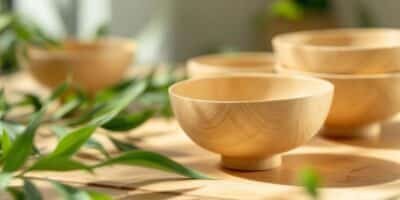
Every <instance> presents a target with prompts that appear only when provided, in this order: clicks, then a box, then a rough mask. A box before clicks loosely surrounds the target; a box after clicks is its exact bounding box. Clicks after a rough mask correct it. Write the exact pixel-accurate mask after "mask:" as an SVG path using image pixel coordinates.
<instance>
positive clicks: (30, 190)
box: [24, 179, 43, 200]
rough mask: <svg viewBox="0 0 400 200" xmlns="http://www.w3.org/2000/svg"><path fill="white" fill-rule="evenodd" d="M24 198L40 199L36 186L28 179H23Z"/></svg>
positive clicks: (30, 199)
mask: <svg viewBox="0 0 400 200" xmlns="http://www.w3.org/2000/svg"><path fill="white" fill-rule="evenodd" d="M24 193H25V197H26V199H25V200H42V199H43V198H42V195H41V194H40V191H39V190H38V189H37V187H36V186H35V185H34V184H33V183H32V182H31V181H29V180H27V179H25V180H24Z"/></svg>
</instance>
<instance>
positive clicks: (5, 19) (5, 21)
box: [0, 14, 13, 33]
mask: <svg viewBox="0 0 400 200" xmlns="http://www.w3.org/2000/svg"><path fill="white" fill-rule="evenodd" d="M12 20H13V16H12V15H9V14H2V15H0V33H1V32H3V31H4V30H5V29H6V28H7V27H8V26H9V25H10V24H11V22H12Z"/></svg>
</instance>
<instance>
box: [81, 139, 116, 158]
mask: <svg viewBox="0 0 400 200" xmlns="http://www.w3.org/2000/svg"><path fill="white" fill-rule="evenodd" d="M85 147H87V148H92V149H96V150H97V151H99V152H100V153H101V154H103V155H104V156H105V157H106V158H109V157H110V154H109V153H108V152H107V150H106V149H105V148H104V146H103V145H102V144H101V143H100V142H98V141H97V140H95V139H93V138H89V139H88V140H87V142H86V144H85Z"/></svg>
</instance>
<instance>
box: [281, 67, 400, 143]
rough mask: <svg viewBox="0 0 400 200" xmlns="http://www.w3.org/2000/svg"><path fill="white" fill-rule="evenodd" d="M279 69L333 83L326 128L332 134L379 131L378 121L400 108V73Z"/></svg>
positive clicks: (350, 135)
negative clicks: (340, 73) (332, 97)
mask: <svg viewBox="0 0 400 200" xmlns="http://www.w3.org/2000/svg"><path fill="white" fill-rule="evenodd" d="M277 70H278V71H279V73H285V74H295V75H305V76H310V77H316V78H321V79H325V80H328V81H330V82H331V83H333V85H334V86H335V95H334V99H333V103H332V107H331V110H330V112H329V116H328V119H327V121H326V123H325V131H324V132H323V133H324V134H326V135H328V136H335V137H357V136H369V135H376V134H377V133H379V126H378V125H377V123H379V122H382V121H384V120H386V119H388V118H390V117H392V116H394V115H395V114H397V113H398V112H400V73H386V74H364V75H339V74H323V73H311V72H302V71H297V70H292V69H288V68H286V67H285V66H279V67H278V68H277Z"/></svg>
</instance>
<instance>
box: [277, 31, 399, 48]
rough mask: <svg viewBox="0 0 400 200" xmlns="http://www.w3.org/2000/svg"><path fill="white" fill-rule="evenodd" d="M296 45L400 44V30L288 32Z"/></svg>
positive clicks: (367, 45)
mask: <svg viewBox="0 0 400 200" xmlns="http://www.w3.org/2000/svg"><path fill="white" fill-rule="evenodd" d="M281 39H282V40H285V41H286V42H288V43H292V44H294V45H306V46H316V47H391V46H399V45H400V31H399V30H393V29H338V30H325V31H306V32H300V33H294V34H287V35H286V36H284V37H282V38H281Z"/></svg>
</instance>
